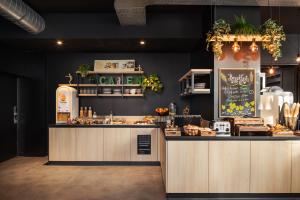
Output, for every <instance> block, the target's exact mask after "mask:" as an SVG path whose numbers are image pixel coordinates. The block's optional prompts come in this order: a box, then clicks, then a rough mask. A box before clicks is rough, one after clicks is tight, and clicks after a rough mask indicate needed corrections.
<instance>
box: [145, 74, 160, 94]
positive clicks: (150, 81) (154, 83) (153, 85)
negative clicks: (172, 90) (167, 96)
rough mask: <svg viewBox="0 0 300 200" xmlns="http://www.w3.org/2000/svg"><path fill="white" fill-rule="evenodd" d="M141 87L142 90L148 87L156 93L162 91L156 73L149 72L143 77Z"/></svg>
mask: <svg viewBox="0 0 300 200" xmlns="http://www.w3.org/2000/svg"><path fill="white" fill-rule="evenodd" d="M142 88H143V90H144V91H146V90H147V89H150V90H152V91H153V92H155V93H158V92H161V91H162V89H163V84H162V82H161V81H160V79H159V77H158V76H157V75H156V74H151V75H150V76H148V77H147V76H144V77H143V81H142Z"/></svg>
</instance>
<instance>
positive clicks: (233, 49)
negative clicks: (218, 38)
mask: <svg viewBox="0 0 300 200" xmlns="http://www.w3.org/2000/svg"><path fill="white" fill-rule="evenodd" d="M231 49H232V51H233V52H234V53H237V52H239V51H240V49H241V47H240V45H239V43H238V42H237V39H236V38H234V43H233V45H232V47H231Z"/></svg>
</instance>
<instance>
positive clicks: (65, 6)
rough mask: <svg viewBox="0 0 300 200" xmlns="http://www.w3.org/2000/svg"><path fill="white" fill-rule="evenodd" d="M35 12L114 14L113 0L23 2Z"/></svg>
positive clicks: (29, 0) (41, 0)
mask: <svg viewBox="0 0 300 200" xmlns="http://www.w3.org/2000/svg"><path fill="white" fill-rule="evenodd" d="M24 2H26V3H27V4H28V5H30V6H31V7H32V8H33V9H35V10H36V11H37V12H40V13H44V12H114V11H115V9H114V0H24Z"/></svg>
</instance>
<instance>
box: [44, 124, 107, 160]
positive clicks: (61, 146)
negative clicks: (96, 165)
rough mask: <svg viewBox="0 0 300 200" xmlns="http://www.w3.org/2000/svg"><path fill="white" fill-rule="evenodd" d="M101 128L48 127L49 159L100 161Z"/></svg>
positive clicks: (101, 155)
mask: <svg viewBox="0 0 300 200" xmlns="http://www.w3.org/2000/svg"><path fill="white" fill-rule="evenodd" d="M102 160H103V129H101V128H100V129H99V128H50V129H49V161H102Z"/></svg>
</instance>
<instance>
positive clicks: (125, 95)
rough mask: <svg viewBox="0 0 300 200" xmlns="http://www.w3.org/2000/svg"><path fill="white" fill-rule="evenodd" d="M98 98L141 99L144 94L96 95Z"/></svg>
mask: <svg viewBox="0 0 300 200" xmlns="http://www.w3.org/2000/svg"><path fill="white" fill-rule="evenodd" d="M98 96H99V97H122V96H123V97H143V96H144V94H123V95H122V94H98Z"/></svg>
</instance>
